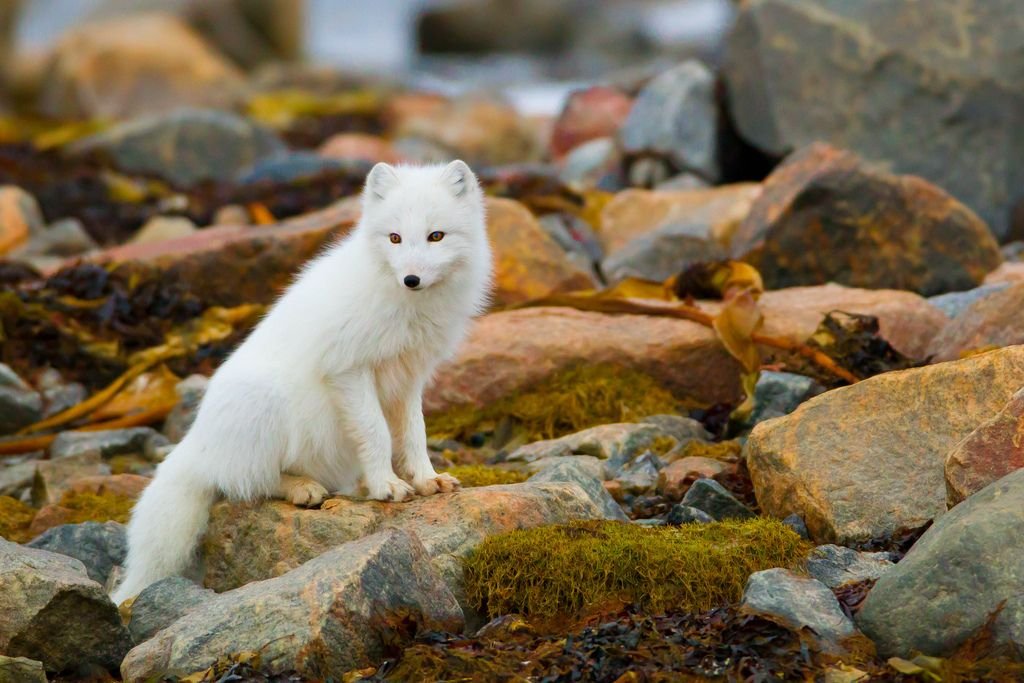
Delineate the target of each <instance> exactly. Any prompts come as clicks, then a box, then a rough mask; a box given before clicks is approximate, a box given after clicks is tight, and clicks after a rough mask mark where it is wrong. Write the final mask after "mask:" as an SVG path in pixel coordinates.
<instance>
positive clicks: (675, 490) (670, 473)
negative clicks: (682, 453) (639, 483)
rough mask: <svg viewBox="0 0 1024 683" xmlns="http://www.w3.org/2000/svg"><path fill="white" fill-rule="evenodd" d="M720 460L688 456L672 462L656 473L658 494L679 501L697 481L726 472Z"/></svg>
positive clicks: (725, 466) (725, 467) (724, 465)
mask: <svg viewBox="0 0 1024 683" xmlns="http://www.w3.org/2000/svg"><path fill="white" fill-rule="evenodd" d="M728 469H729V468H728V466H727V465H726V464H725V463H723V462H722V461H721V460H715V459H714V458H704V457H701V456H690V457H686V458H680V459H679V460H674V461H673V462H670V463H669V464H668V465H666V466H665V468H664V469H663V470H661V471H660V472H659V473H658V493H661V494H663V495H665V496H667V497H668V498H671V499H672V500H680V499H682V497H683V496H684V495H685V494H686V492H687V491H688V490H689V488H690V485H691V484H693V482H694V481H696V480H697V479H711V478H713V477H716V476H718V475H720V474H722V473H723V472H725V471H726V470H728Z"/></svg>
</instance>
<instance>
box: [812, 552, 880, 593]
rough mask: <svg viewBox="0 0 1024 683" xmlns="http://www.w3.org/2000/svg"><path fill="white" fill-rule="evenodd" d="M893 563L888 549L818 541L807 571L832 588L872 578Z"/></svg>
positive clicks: (876, 577) (877, 576)
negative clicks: (881, 550) (868, 549)
mask: <svg viewBox="0 0 1024 683" xmlns="http://www.w3.org/2000/svg"><path fill="white" fill-rule="evenodd" d="M892 567H893V561H892V556H891V555H890V554H889V553H860V552H857V551H856V550H851V549H850V548H844V547H843V546H840V545H831V544H830V545H819V546H818V547H817V548H815V549H814V550H812V551H811V554H810V555H809V556H808V558H807V573H808V574H810V575H811V576H812V577H814V578H815V579H817V580H818V581H821V582H822V583H823V584H825V585H826V586H828V587H829V588H839V587H840V586H842V585H843V584H847V583H856V582H858V581H869V580H871V581H873V580H876V579H878V578H879V577H881V576H882V575H883V574H884V573H885V572H887V571H889V570H890V569H891V568H892Z"/></svg>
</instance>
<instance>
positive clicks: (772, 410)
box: [745, 370, 825, 429]
mask: <svg viewBox="0 0 1024 683" xmlns="http://www.w3.org/2000/svg"><path fill="white" fill-rule="evenodd" d="M824 392H825V387H823V386H821V385H820V384H818V383H817V382H816V381H814V380H813V379H812V378H810V377H805V376H804V375H794V374H792V373H789V372H774V371H771V370H768V371H764V372H762V373H761V376H760V377H758V378H757V384H756V385H755V387H754V410H753V411H752V412H751V413H750V417H749V418H748V419H747V420H746V422H745V427H746V428H748V429H753V428H754V426H755V425H757V424H759V423H761V422H764V421H765V420H771V419H773V418H776V417H782V416H783V415H789V414H790V413H792V412H793V411H794V410H796V409H797V407H798V406H799V405H800V404H801V403H803V402H804V401H806V400H808V399H811V398H814V397H815V396H817V395H818V394H821V393H824Z"/></svg>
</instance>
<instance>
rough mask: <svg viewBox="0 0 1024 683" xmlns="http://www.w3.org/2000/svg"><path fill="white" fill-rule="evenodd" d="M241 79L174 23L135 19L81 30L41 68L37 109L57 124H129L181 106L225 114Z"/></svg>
mask: <svg viewBox="0 0 1024 683" xmlns="http://www.w3.org/2000/svg"><path fill="white" fill-rule="evenodd" d="M242 84H243V81H242V75H241V73H240V72H239V71H238V70H237V69H236V68H235V67H234V66H232V65H231V64H230V63H229V62H228V61H227V60H226V59H224V57H222V56H221V55H219V54H218V53H217V52H216V51H214V50H213V49H212V48H211V47H210V46H209V45H207V43H206V42H205V41H204V40H203V39H202V38H201V37H200V36H199V35H198V34H197V33H196V32H195V31H193V30H192V29H191V28H189V26H188V25H187V24H185V23H184V22H183V21H181V20H180V19H177V18H176V17H174V16H171V15H166V14H160V13H153V14H146V13H143V14H134V15H131V16H126V17H117V18H111V19H106V20H102V21H94V22H89V23H84V24H82V25H80V26H77V27H75V28H74V29H72V30H71V31H69V32H68V33H67V34H65V35H64V37H62V38H61V39H60V41H59V42H58V43H57V44H56V46H55V47H54V48H53V50H52V52H51V53H50V55H49V57H48V59H47V63H46V66H45V76H44V78H43V83H42V90H41V93H40V107H41V109H42V110H43V111H44V112H45V113H46V114H49V115H51V116H54V117H57V118H77V117H82V118H90V117H98V118H130V117H133V116H138V115H141V114H153V113H159V112H165V111H167V110H168V109H171V108H174V107H178V106H183V105H197V106H225V105H229V104H230V103H231V102H232V101H233V100H234V99H235V97H236V96H237V95H238V93H239V91H240V89H241V87H242Z"/></svg>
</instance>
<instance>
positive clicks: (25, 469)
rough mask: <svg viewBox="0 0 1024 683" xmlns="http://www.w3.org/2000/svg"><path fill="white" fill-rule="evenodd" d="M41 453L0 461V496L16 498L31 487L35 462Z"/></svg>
mask: <svg viewBox="0 0 1024 683" xmlns="http://www.w3.org/2000/svg"><path fill="white" fill-rule="evenodd" d="M41 455H42V453H41V452H38V453H35V454H31V453H30V454H28V455H26V456H22V457H20V458H13V457H8V458H4V459H3V460H0V496H10V497H12V498H18V497H19V496H21V494H22V492H23V491H25V490H27V489H28V488H29V487H31V486H32V480H33V479H34V478H35V476H36V462H35V461H36V460H37V459H38V458H39V456H41Z"/></svg>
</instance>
